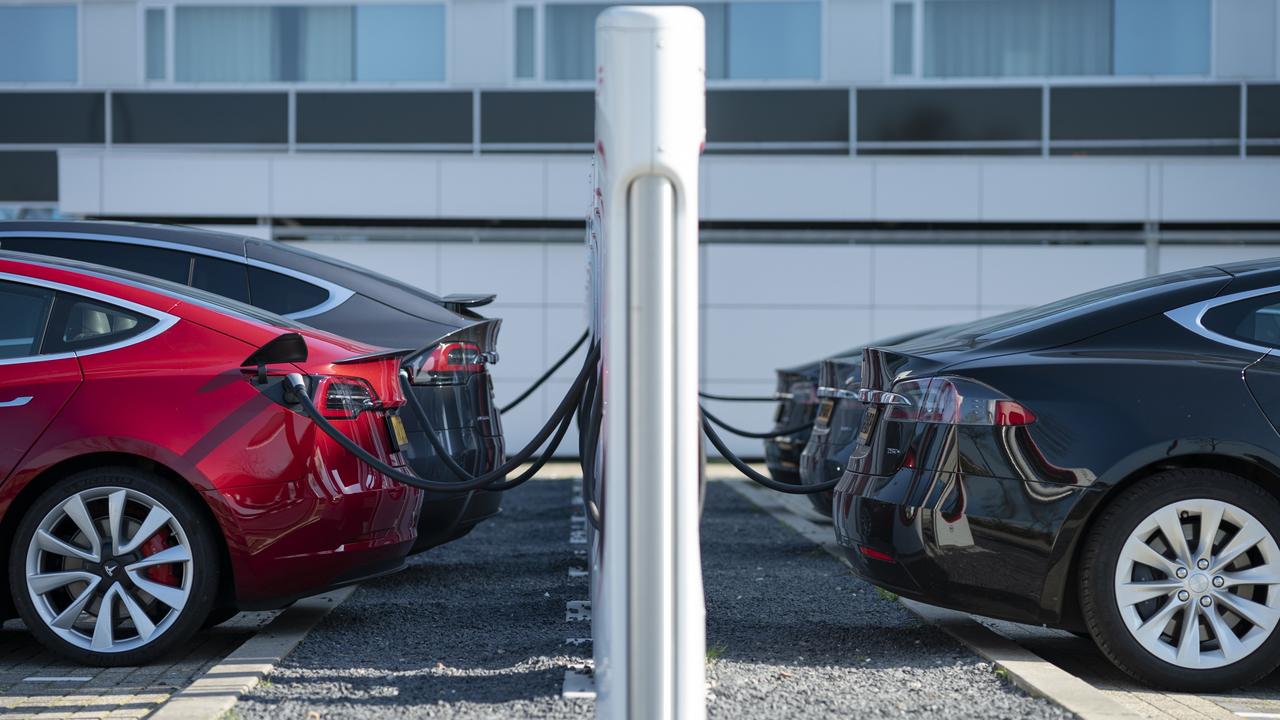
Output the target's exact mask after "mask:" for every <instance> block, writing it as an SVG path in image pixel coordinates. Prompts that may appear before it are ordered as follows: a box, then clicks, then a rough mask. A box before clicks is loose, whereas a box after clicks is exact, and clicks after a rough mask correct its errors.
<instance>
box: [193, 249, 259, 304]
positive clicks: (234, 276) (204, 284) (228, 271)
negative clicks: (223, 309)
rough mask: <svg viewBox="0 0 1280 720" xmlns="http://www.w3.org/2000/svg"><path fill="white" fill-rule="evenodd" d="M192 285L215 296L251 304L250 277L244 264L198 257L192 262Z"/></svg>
mask: <svg viewBox="0 0 1280 720" xmlns="http://www.w3.org/2000/svg"><path fill="white" fill-rule="evenodd" d="M191 285H192V287H197V288H200V289H201V290H206V291H208V292H211V293H213V294H214V295H221V296H223V297H227V298H231V299H232V300H239V301H240V302H245V303H247V302H249V275H248V273H247V272H246V270H245V264H244V263H239V262H232V261H230V260H219V259H218V258H213V257H207V256H205V255H196V256H195V257H194V258H193V260H192V266H191Z"/></svg>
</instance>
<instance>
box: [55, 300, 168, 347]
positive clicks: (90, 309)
mask: <svg viewBox="0 0 1280 720" xmlns="http://www.w3.org/2000/svg"><path fill="white" fill-rule="evenodd" d="M155 324H156V320H155V318H152V317H148V316H146V315H139V314H138V313H135V312H132V311H130V310H125V309H124V308H121V307H116V306H115V305H108V304H107V303H102V302H98V301H97V300H89V299H87V298H82V297H78V296H75V295H68V294H66V293H58V302H57V304H56V307H55V308H54V311H53V317H51V318H50V320H49V331H48V332H47V333H46V335H45V343H44V352H46V353H49V352H55V353H56V352H69V351H73V350H89V349H92V348H96V347H102V346H103V345H111V344H114V343H118V342H121V341H122V340H128V339H129V338H131V337H133V336H135V335H139V334H141V333H143V332H146V330H147V329H148V328H150V327H151V326H153V325H155Z"/></svg>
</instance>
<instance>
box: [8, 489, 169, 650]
mask: <svg viewBox="0 0 1280 720" xmlns="http://www.w3.org/2000/svg"><path fill="white" fill-rule="evenodd" d="M192 566H193V562H192V549H191V543H190V541H189V540H188V537H187V533H186V532H185V530H184V529H183V528H182V525H181V523H179V522H178V520H177V518H175V517H174V515H173V513H172V512H170V510H169V509H167V508H165V507H164V505H162V504H161V503H160V502H158V501H156V500H155V499H154V498H152V497H151V496H149V495H147V494H145V493H142V492H139V491H138V490H134V489H131V488H123V487H96V488H91V489H88V490H84V491H81V492H77V493H75V494H73V495H71V496H70V497H68V498H66V499H65V500H63V501H62V502H60V503H58V504H57V505H55V506H54V507H53V509H51V510H50V511H49V512H48V513H47V514H46V515H45V516H44V518H42V519H41V521H40V524H39V525H38V526H37V528H36V531H35V534H34V535H33V536H32V538H31V541H30V542H29V543H28V545H27V553H26V568H25V569H26V584H27V592H28V594H29V595H30V597H31V601H32V604H33V605H34V607H35V610H36V613H37V614H38V615H39V618H40V620H41V621H43V622H44V624H45V625H46V626H47V627H48V628H49V629H50V630H51V631H52V632H54V633H55V634H56V635H58V636H59V637H60V638H62V639H63V640H65V641H66V642H68V643H70V644H72V645H74V646H76V647H78V648H81V649H83V650H88V651H92V652H97V653H120V652H126V651H129V650H134V649H137V648H140V647H142V646H144V645H147V644H148V643H150V642H151V641H153V640H155V639H156V638H158V637H160V636H161V635H163V634H164V632H165V631H166V630H168V629H169V627H170V626H172V625H173V624H174V622H176V620H177V619H178V616H179V615H181V613H182V610H183V609H184V608H185V607H186V606H187V601H188V599H189V598H190V595H191V587H192V578H193V567H192Z"/></svg>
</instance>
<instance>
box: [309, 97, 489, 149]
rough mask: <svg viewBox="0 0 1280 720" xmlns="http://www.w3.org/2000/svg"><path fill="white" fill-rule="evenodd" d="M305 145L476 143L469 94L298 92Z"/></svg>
mask: <svg viewBox="0 0 1280 720" xmlns="http://www.w3.org/2000/svg"><path fill="white" fill-rule="evenodd" d="M297 103H298V104H297V121H296V122H297V136H296V137H297V141H298V142H299V143H332V144H369V143H388V144H391V143H394V144H416V143H468V144H469V143H470V142H471V139H472V138H471V93H469V92H325V93H313V92H306V93H298V98H297Z"/></svg>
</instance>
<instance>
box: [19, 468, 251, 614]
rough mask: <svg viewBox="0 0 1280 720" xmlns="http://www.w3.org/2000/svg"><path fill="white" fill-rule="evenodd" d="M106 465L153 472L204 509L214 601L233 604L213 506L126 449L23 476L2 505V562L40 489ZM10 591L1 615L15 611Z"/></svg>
mask: <svg viewBox="0 0 1280 720" xmlns="http://www.w3.org/2000/svg"><path fill="white" fill-rule="evenodd" d="M108 467H126V468H132V469H136V470H141V471H143V472H147V473H150V474H152V475H155V476H156V477H159V478H162V479H163V480H165V481H166V482H168V483H169V484H171V485H172V486H173V487H174V488H175V489H177V490H178V491H179V492H181V493H183V494H184V495H186V496H187V498H188V499H190V500H192V501H193V502H194V505H195V507H197V508H199V509H200V512H202V513H204V515H205V519H206V520H207V521H208V522H209V524H210V526H211V527H214V528H217V529H218V531H217V532H215V533H214V536H215V537H214V542H215V543H216V545H217V548H218V555H219V559H220V560H221V562H222V567H223V569H224V572H221V573H219V581H218V590H217V600H216V602H217V605H218V606H222V605H227V604H233V603H234V602H235V597H236V595H235V577H234V572H233V569H234V566H233V565H232V564H231V553H230V550H229V548H228V547H227V540H226V536H225V534H224V533H223V532H222V531H221V528H222V525H221V523H219V522H218V519H217V517H215V515H214V512H213V508H211V507H210V506H209V503H208V502H207V501H206V500H205V499H204V497H203V496H202V494H201V493H200V492H199V491H198V490H196V487H195V485H193V484H192V483H191V481H190V480H188V479H187V478H186V477H184V476H183V475H182V474H181V473H179V472H178V471H176V470H174V469H173V468H171V467H169V466H168V465H166V464H164V463H162V462H160V461H158V460H155V459H154V458H150V457H146V456H143V455H136V454H133V453H128V452H119V451H108V452H94V453H86V454H82V455H75V456H73V457H69V458H66V459H64V460H62V461H60V462H58V463H55V464H54V465H51V466H49V467H47V468H45V469H43V470H41V471H40V472H39V473H37V474H35V475H33V476H31V477H30V478H28V479H26V480H25V481H24V484H23V486H22V487H21V489H19V490H18V491H17V494H16V495H15V496H14V498H13V500H12V501H11V502H10V503H9V506H8V508H6V510H5V513H4V517H3V518H0V551H2V552H3V558H4V561H5V562H6V563H7V562H8V561H9V553H10V550H11V548H12V545H13V536H14V534H15V533H16V532H17V529H18V525H19V524H20V523H21V522H22V518H23V517H24V516H25V515H26V512H27V510H28V509H29V508H30V507H31V506H32V505H33V504H34V503H35V501H36V499H37V498H38V497H40V495H41V493H43V492H44V491H45V490H47V489H48V488H49V487H50V486H51V485H52V484H53V483H55V482H58V481H59V480H61V479H63V478H66V477H70V476H72V475H74V474H76V473H78V472H82V471H85V470H92V469H95V468H108ZM6 567H7V565H6ZM12 592H13V588H8V587H6V589H5V590H4V591H3V592H0V612H2V613H3V616H4V617H14V616H15V613H16V611H15V609H14V605H13V597H12V595H11V593H12Z"/></svg>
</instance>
